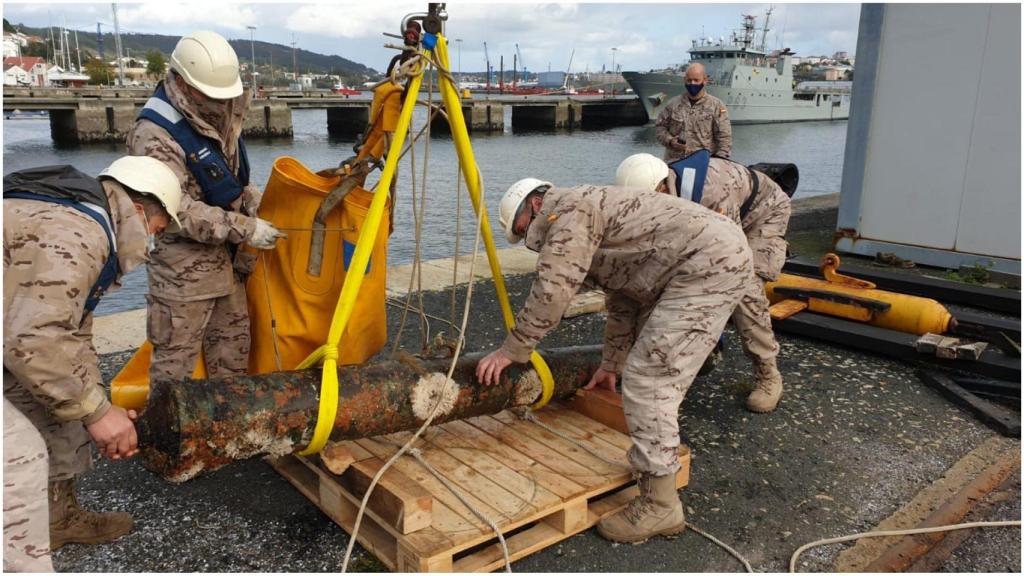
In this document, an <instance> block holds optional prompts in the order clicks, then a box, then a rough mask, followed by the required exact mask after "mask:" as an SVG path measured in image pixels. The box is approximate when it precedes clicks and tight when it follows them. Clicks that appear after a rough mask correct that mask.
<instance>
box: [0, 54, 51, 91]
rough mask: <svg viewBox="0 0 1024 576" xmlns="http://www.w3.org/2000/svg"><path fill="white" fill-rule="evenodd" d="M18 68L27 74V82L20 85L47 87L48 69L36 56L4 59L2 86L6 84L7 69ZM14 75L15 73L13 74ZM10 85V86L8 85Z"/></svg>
mask: <svg viewBox="0 0 1024 576" xmlns="http://www.w3.org/2000/svg"><path fill="white" fill-rule="evenodd" d="M9 66H10V67H17V68H20V69H21V70H22V71H23V72H25V74H27V80H26V81H25V82H23V83H22V85H26V84H27V85H29V86H48V85H49V81H48V80H47V76H48V71H49V68H48V67H47V64H46V61H45V60H44V59H42V58H40V57H38V56H20V57H17V56H16V57H9V58H4V84H7V70H8V67H9ZM14 74H15V75H16V74H17V72H15V73H14ZM8 85H10V84H8Z"/></svg>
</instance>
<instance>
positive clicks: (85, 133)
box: [50, 100, 138, 146]
mask: <svg viewBox="0 0 1024 576" xmlns="http://www.w3.org/2000/svg"><path fill="white" fill-rule="evenodd" d="M137 115H138V110H137V109H136V108H135V105H134V104H133V103H131V102H111V101H104V100H99V101H82V102H80V103H79V104H78V107H77V108H76V109H74V110H53V111H51V112H50V136H51V137H52V138H53V141H54V143H56V144H57V145H58V146H75V145H78V144H92V143H97V142H124V141H125V138H126V137H127V135H128V131H129V130H130V129H131V127H132V124H133V123H134V122H135V117H136V116H137Z"/></svg>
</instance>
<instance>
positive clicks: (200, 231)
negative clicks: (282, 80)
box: [128, 32, 283, 380]
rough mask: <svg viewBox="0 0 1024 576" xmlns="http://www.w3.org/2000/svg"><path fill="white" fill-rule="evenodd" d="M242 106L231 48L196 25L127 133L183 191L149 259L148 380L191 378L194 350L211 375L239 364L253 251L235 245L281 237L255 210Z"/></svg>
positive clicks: (243, 363) (244, 356)
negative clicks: (174, 219)
mask: <svg viewBox="0 0 1024 576" xmlns="http://www.w3.org/2000/svg"><path fill="white" fill-rule="evenodd" d="M249 104H250V94H248V93H247V92H244V91H243V88H242V84H241V80H240V78H239V76H238V58H237V56H236V55H235V52H234V50H233V49H232V48H231V46H230V45H229V44H228V43H227V41H225V40H224V39H223V38H221V37H220V36H219V35H217V34H214V33H213V32H197V33H195V34H192V35H190V36H185V37H183V38H182V39H181V41H179V43H178V45H177V47H175V49H174V53H173V54H172V55H171V70H170V72H168V75H167V80H166V81H164V82H163V83H161V85H160V86H159V87H158V88H157V90H156V92H155V93H154V96H153V97H152V98H150V100H149V101H148V102H147V103H146V106H145V107H144V108H143V111H142V113H141V114H140V116H139V119H138V120H137V121H136V123H135V125H134V126H133V127H132V129H131V131H130V132H129V134H128V153H129V154H132V155H137V156H150V157H152V158H156V159H158V160H161V161H162V162H164V163H165V164H166V165H167V166H168V167H170V169H171V170H172V171H174V173H175V174H176V175H177V176H178V179H179V180H180V182H181V188H182V190H183V192H184V198H183V200H182V203H181V211H180V212H179V213H178V216H179V217H180V219H181V223H182V229H181V231H180V232H179V233H177V234H161V235H160V236H159V237H158V238H157V244H156V249H155V250H154V251H153V253H152V254H151V258H150V263H149V266H148V273H149V294H148V295H147V297H146V298H147V301H148V304H149V306H148V309H147V317H146V334H147V337H148V338H149V340H150V342H151V343H152V344H153V357H152V363H151V365H150V379H151V380H164V379H174V380H180V379H182V378H185V377H188V376H190V375H191V374H192V370H193V368H194V367H195V364H196V361H197V359H198V357H199V353H200V350H201V351H202V352H203V354H204V356H205V360H206V371H207V374H208V375H209V376H210V377H211V378H215V377H218V376H224V375H227V374H244V373H245V371H246V369H247V368H248V358H249V312H248V305H247V302H246V295H245V278H246V276H247V275H248V274H249V273H250V272H251V271H252V268H253V265H254V264H255V256H254V255H253V254H252V253H249V252H245V251H242V250H239V247H240V245H241V244H242V243H247V244H249V245H251V246H253V247H256V248H261V249H269V248H273V246H274V242H275V241H276V239H277V238H279V237H282V236H283V234H281V233H280V232H278V231H277V230H276V229H274V227H273V226H271V225H270V224H269V223H268V222H266V221H264V220H260V219H259V218H257V217H256V211H257V208H258V207H259V203H260V199H261V198H262V193H261V192H260V190H259V188H257V187H256V186H254V185H252V184H251V183H249V180H248V171H249V166H248V159H247V155H246V152H245V145H244V143H243V142H242V139H241V133H242V124H243V121H244V120H245V115H246V112H247V111H248V109H249Z"/></svg>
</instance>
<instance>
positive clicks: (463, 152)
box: [298, 34, 554, 456]
mask: <svg viewBox="0 0 1024 576" xmlns="http://www.w3.org/2000/svg"><path fill="white" fill-rule="evenodd" d="M437 39H438V41H437V56H438V60H439V61H440V63H441V66H443V67H444V69H445V70H449V69H450V68H451V67H450V66H449V63H448V47H447V46H448V45H447V41H446V39H445V38H444V36H442V35H440V34H439V35H438V36H437ZM430 55H431V54H430V52H429V51H425V52H424V54H423V56H424V58H423V59H421V60H420V62H421V64H419V69H418V71H417V72H416V73H415V75H413V77H412V79H411V81H410V83H409V88H408V90H407V91H406V97H405V101H404V102H403V103H402V113H401V115H400V116H399V118H398V126H397V128H396V130H395V134H394V138H393V139H392V141H391V147H390V148H389V149H388V155H387V162H386V163H385V165H384V173H383V174H381V177H380V181H379V182H378V183H377V193H375V194H374V198H373V202H372V203H371V204H370V209H369V211H368V213H367V215H366V220H365V221H364V222H363V228H362V229H361V230H360V231H359V239H358V240H357V242H356V250H355V254H354V255H353V257H352V264H351V266H350V272H349V274H348V276H346V278H345V284H344V286H343V287H342V289H341V296H340V297H339V298H338V305H337V307H336V308H335V310H334V317H333V319H332V320H331V329H330V332H329V333H328V335H327V343H326V344H324V345H323V346H321V347H320V348H317V349H316V351H314V352H313V353H312V354H310V356H309V357H308V358H306V359H305V360H304V361H303V362H302V363H301V364H300V365H299V367H298V368H299V369H300V370H302V369H306V368H310V367H312V366H314V365H315V364H316V363H317V362H319V361H321V360H323V373H322V377H321V384H320V405H319V408H318V411H317V420H316V426H315V428H314V430H313V438H312V439H311V440H310V442H309V445H307V446H306V447H305V448H304V449H303V450H302V451H301V452H299V454H300V455H302V456H307V455H310V454H316V453H318V452H320V450H322V449H323V447H324V446H325V445H326V444H327V440H328V438H329V437H330V434H331V430H332V429H333V428H334V420H335V418H336V417H337V414H338V366H337V360H338V342H339V340H340V339H341V334H342V332H344V330H345V326H346V324H348V320H349V318H350V317H351V316H352V309H353V307H354V306H355V301H356V298H357V296H358V294H359V288H360V286H361V285H362V282H363V277H364V276H365V271H366V264H367V262H368V261H369V258H370V253H371V252H372V250H373V243H374V242H375V240H376V238H377V229H378V228H379V227H380V221H381V216H382V215H383V213H384V207H385V205H386V203H387V197H388V194H387V191H388V190H390V188H391V181H392V179H393V178H394V175H395V170H396V168H397V166H398V158H399V155H400V154H401V151H402V146H403V144H404V143H405V139H406V137H407V136H408V133H409V125H410V123H411V121H412V112H413V109H414V108H415V106H416V98H417V96H418V95H419V91H420V86H421V84H422V83H423V74H422V72H423V69H424V68H425V66H426V64H425V62H426V60H429V57H430ZM440 84H441V95H442V98H443V100H444V106H445V110H446V111H447V113H448V116H449V118H448V121H449V125H450V127H451V131H452V140H453V141H454V142H455V150H456V152H457V153H458V156H459V166H460V167H461V169H462V174H463V177H464V178H465V180H466V187H467V189H468V190H469V196H470V199H471V200H472V202H473V208H474V210H476V213H477V216H478V217H479V218H480V228H481V230H480V231H481V234H482V236H483V240H484V246H485V247H486V249H487V260H488V262H489V263H490V266H491V275H492V276H493V277H494V288H495V291H496V292H497V294H498V302H499V304H500V305H501V312H502V317H503V319H504V321H505V328H506V329H507V330H511V329H512V327H513V326H515V316H514V315H513V314H512V305H511V304H510V302H509V298H508V290H507V289H506V288H505V280H504V277H503V276H502V275H501V264H500V262H499V261H498V252H497V249H496V248H495V246H494V238H493V236H492V235H491V227H490V224H488V221H487V208H486V207H485V206H484V205H483V202H482V201H481V191H480V175H479V172H478V170H477V166H476V159H475V158H474V156H473V148H472V147H471V146H470V142H469V133H468V131H467V130H466V119H465V117H464V116H463V114H462V103H461V102H460V101H459V96H458V93H457V92H456V91H455V88H454V86H452V84H451V81H450V80H449V79H448V78H447V77H446V76H444V75H441V77H440ZM530 363H531V364H532V365H533V368H534V370H536V371H537V375H538V376H539V377H540V381H541V384H542V392H541V397H540V400H538V401H537V402H536V403H535V404H534V405H533V409H534V410H537V409H540V408H543V407H544V406H545V405H546V404H547V403H548V402H549V401H550V400H551V397H552V395H553V394H554V379H553V377H552V375H551V369H550V368H548V365H547V363H546V362H545V361H544V358H542V357H541V355H540V354H539V353H537V352H536V351H534V352H533V353H531V354H530Z"/></svg>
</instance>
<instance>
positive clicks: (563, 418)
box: [534, 408, 633, 472]
mask: <svg viewBox="0 0 1024 576" xmlns="http://www.w3.org/2000/svg"><path fill="white" fill-rule="evenodd" d="M534 416H535V417H536V418H537V420H540V421H541V422H543V423H544V424H547V425H548V427H550V428H552V429H554V430H558V431H559V432H561V433H562V434H564V435H566V436H568V437H570V438H572V439H573V440H575V441H576V442H577V443H578V444H580V445H581V446H586V447H587V448H588V449H590V450H591V451H592V452H593V453H595V454H597V455H599V456H601V457H603V458H605V459H607V460H611V461H612V462H618V463H620V465H621V468H619V470H618V471H620V472H621V471H623V470H629V461H628V460H626V450H628V449H629V447H630V446H632V445H633V443H632V442H630V440H629V438H623V436H622V435H621V434H618V433H617V432H616V433H615V435H616V436H617V439H616V440H618V439H624V440H625V444H626V446H625V447H623V446H619V445H615V444H612V443H611V442H609V441H607V440H605V439H604V438H603V437H602V435H601V434H600V433H597V432H595V431H594V430H584V429H583V428H581V427H580V426H579V425H578V423H577V422H574V421H572V418H573V417H574V416H576V417H579V418H580V419H581V420H584V421H587V418H586V417H585V416H580V415H578V414H576V413H575V412H573V411H572V410H565V409H563V410H558V409H557V408H556V409H554V410H538V411H537V412H535V413H534ZM589 422H590V423H592V424H593V425H594V426H595V428H597V429H602V430H605V431H607V432H614V430H611V429H610V428H607V427H605V426H602V425H601V424H598V423H597V422H594V421H593V420H589ZM606 465H607V464H606ZM608 466H610V465H608ZM613 470H614V468H613Z"/></svg>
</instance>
